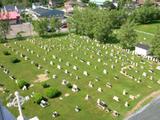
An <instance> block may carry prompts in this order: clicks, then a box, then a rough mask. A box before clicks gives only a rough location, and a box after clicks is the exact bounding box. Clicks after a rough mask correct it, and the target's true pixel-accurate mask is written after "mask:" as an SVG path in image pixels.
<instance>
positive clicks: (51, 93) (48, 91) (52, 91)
mask: <svg viewBox="0 0 160 120" xmlns="http://www.w3.org/2000/svg"><path fill="white" fill-rule="evenodd" d="M60 94H61V92H60V91H58V90H57V89H55V88H48V89H46V96H47V97H49V98H55V97H58V96H59V95H60Z"/></svg>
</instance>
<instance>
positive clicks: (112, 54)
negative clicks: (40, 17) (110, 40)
mask: <svg viewBox="0 0 160 120" xmlns="http://www.w3.org/2000/svg"><path fill="white" fill-rule="evenodd" d="M0 49H1V51H0V96H1V99H2V102H3V104H4V105H6V106H7V107H8V109H9V110H10V111H11V112H12V113H13V114H15V115H18V111H17V108H16V105H14V98H13V96H14V92H15V91H17V90H18V91H19V93H20V95H21V97H20V100H21V104H22V111H23V113H24V115H26V116H28V117H30V118H31V117H34V116H35V115H36V116H38V117H39V118H40V120H51V119H57V120H68V119H69V120H106V119H107V120H113V119H115V120H122V119H123V118H125V116H126V114H127V112H129V111H130V110H131V109H132V108H133V107H134V106H135V105H136V104H137V103H138V102H139V101H140V100H141V99H143V98H144V97H145V96H147V95H149V94H150V93H152V92H154V91H157V90H158V89H159V87H160V67H159V66H160V61H159V60H157V59H154V58H150V57H149V56H146V57H141V56H138V55H136V54H135V52H134V51H130V50H125V49H122V48H121V47H120V46H119V45H118V44H100V43H99V42H98V41H96V40H91V39H89V38H88V37H86V36H78V35H75V34H69V35H65V36H61V37H54V38H45V39H42V38H40V37H33V38H32V39H30V38H28V39H27V40H24V41H16V40H12V41H9V42H8V43H4V44H0Z"/></svg>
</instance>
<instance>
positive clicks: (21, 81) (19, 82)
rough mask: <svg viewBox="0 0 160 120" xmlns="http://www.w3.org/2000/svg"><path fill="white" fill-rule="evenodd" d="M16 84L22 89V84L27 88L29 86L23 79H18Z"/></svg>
mask: <svg viewBox="0 0 160 120" xmlns="http://www.w3.org/2000/svg"><path fill="white" fill-rule="evenodd" d="M17 84H18V87H19V88H20V89H22V88H23V87H24V86H26V87H27V88H28V87H29V83H27V82H26V81H24V80H18V81H17Z"/></svg>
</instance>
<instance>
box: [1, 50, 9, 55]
mask: <svg viewBox="0 0 160 120" xmlns="http://www.w3.org/2000/svg"><path fill="white" fill-rule="evenodd" d="M3 53H4V55H11V53H9V52H8V51H4V52H3Z"/></svg>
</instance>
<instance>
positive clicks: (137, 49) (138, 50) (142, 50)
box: [135, 47, 149, 56]
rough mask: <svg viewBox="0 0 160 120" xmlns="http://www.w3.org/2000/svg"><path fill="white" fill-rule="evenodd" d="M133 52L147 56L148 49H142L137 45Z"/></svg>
mask: <svg viewBox="0 0 160 120" xmlns="http://www.w3.org/2000/svg"><path fill="white" fill-rule="evenodd" d="M135 54H137V55H142V56H147V55H148V54H149V51H148V50H145V49H142V48H139V47H136V48H135Z"/></svg>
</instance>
